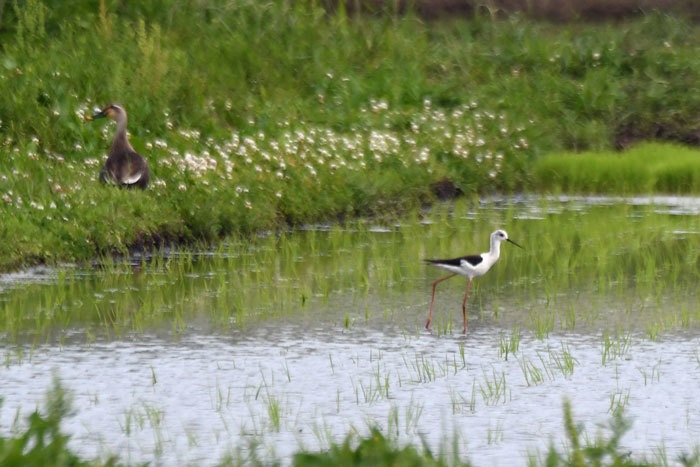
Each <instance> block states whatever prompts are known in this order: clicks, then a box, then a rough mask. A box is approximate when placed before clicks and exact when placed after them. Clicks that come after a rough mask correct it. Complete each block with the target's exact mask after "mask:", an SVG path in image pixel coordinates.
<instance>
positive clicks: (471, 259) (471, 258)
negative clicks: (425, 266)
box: [425, 255, 484, 267]
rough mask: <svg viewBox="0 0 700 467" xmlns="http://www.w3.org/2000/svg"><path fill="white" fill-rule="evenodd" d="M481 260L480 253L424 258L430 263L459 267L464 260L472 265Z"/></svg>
mask: <svg viewBox="0 0 700 467" xmlns="http://www.w3.org/2000/svg"><path fill="white" fill-rule="evenodd" d="M483 260H484V258H482V257H481V255H467V256H460V257H459V258H452V259H426V260H425V261H426V262H428V263H430V264H444V265H446V266H455V267H460V266H461V265H462V261H466V262H467V263H469V264H471V265H472V266H476V265H478V264H479V263H481V262H482V261H483Z"/></svg>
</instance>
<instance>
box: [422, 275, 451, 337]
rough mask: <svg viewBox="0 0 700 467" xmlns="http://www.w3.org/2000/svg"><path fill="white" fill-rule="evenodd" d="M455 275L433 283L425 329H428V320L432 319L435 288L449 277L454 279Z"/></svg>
mask: <svg viewBox="0 0 700 467" xmlns="http://www.w3.org/2000/svg"><path fill="white" fill-rule="evenodd" d="M456 275H457V274H450V275H449V276H445V277H442V278H440V279H438V280H436V281H435V282H433V298H431V299H430V313H428V322H427V323H425V329H429V328H430V320H431V319H433V303H434V302H435V287H436V286H437V285H438V284H439V283H440V282H442V281H444V280H445V279H449V278H450V277H454V276H456Z"/></svg>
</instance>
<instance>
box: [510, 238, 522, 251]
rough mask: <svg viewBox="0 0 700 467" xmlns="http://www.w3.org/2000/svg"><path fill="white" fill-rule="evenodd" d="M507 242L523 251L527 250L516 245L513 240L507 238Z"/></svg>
mask: <svg viewBox="0 0 700 467" xmlns="http://www.w3.org/2000/svg"><path fill="white" fill-rule="evenodd" d="M506 241H507V242H510V243H512V244H513V245H515V246H517V247H518V248H521V249H523V250H524V249H525V248H523V247H521V246H520V245H518V244H517V243H515V242H514V241H513V240H511V239H510V238H506Z"/></svg>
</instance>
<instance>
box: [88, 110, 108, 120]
mask: <svg viewBox="0 0 700 467" xmlns="http://www.w3.org/2000/svg"><path fill="white" fill-rule="evenodd" d="M106 116H107V114H105V111H104V110H100V111H99V112H97V113H96V114H92V115H88V116H87V117H86V119H87V120H95V119H96V118H104V117H106Z"/></svg>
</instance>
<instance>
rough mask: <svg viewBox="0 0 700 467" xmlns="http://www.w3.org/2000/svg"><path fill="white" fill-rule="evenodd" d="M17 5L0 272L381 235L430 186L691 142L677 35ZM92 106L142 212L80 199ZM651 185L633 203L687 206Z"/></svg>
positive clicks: (472, 21) (519, 23) (691, 68)
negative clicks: (255, 239) (152, 249)
mask: <svg viewBox="0 0 700 467" xmlns="http://www.w3.org/2000/svg"><path fill="white" fill-rule="evenodd" d="M18 5H19V6H17V7H13V8H12V9H11V11H9V12H8V11H6V12H5V14H4V15H3V18H2V29H1V30H0V35H1V36H2V39H3V41H2V45H1V46H0V47H1V50H2V58H0V83H1V85H2V86H3V88H4V89H5V90H6V92H4V93H2V95H0V216H2V218H3V221H2V223H0V238H1V239H2V241H1V242H0V271H7V270H11V269H16V268H20V267H23V266H28V265H32V264H38V263H49V264H51V263H56V262H62V261H85V260H88V259H91V258H94V257H95V256H96V255H103V254H111V253H120V252H125V251H127V250H128V249H129V248H133V247H135V246H139V247H140V246H143V247H148V246H149V245H155V244H160V243H166V242H197V241H204V242H211V241H216V240H218V239H222V238H225V237H226V236H228V235H231V234H251V233H253V232H256V231H260V230H264V229H274V228H278V227H280V226H283V227H286V226H288V225H298V224H303V223H308V222H316V221H324V220H328V219H343V218H347V217H356V216H363V215H372V214H383V215H386V214H389V215H391V213H393V212H396V211H405V210H409V209H412V208H415V207H417V206H421V205H425V204H429V203H431V202H433V201H435V200H436V199H437V194H436V192H437V191H439V190H437V189H436V186H437V185H439V184H442V186H446V187H447V188H448V189H447V191H452V192H461V193H464V194H467V195H475V194H479V193H485V192H493V191H499V192H515V191H523V190H526V191H527V190H550V189H553V190H561V189H564V190H565V189H568V188H567V187H566V186H568V185H566V184H565V183H563V182H562V181H559V182H556V184H557V186H552V185H551V184H550V182H548V181H546V180H544V181H543V177H545V176H546V174H547V170H549V169H546V167H545V165H546V164H547V163H548V162H547V161H551V159H546V158H545V159H541V160H540V158H541V156H542V155H544V154H550V153H561V152H565V151H581V150H593V151H597V150H608V149H610V148H611V147H612V146H614V145H615V144H621V143H625V144H626V142H628V141H630V140H636V139H644V138H648V137H650V136H655V137H660V138H662V139H663V138H666V139H672V140H676V141H686V142H693V135H694V134H696V132H697V128H698V126H699V123H698V121H697V117H696V115H695V109H697V106H698V104H700V92H698V91H696V90H695V89H696V87H694V86H692V85H689V82H688V81H687V80H688V79H689V78H686V77H687V76H693V75H695V74H700V64H698V63H697V60H696V59H695V58H696V57H697V53H698V49H699V48H700V27H699V26H697V25H695V24H693V23H691V22H688V21H685V20H683V19H682V18H679V17H673V16H664V15H661V14H650V15H648V16H645V17H642V18H638V19H632V20H629V21H624V22H622V23H619V24H609V23H605V24H567V25H554V24H551V23H544V22H535V21H529V20H525V19H523V18H521V17H519V16H517V15H515V16H512V17H510V18H508V19H505V20H501V21H492V20H491V19H489V18H486V17H480V16H475V17H472V18H469V19H458V20H441V21H438V22H424V21H422V20H421V19H419V18H417V17H415V16H413V15H410V14H408V15H405V16H401V17H397V16H395V15H392V14H389V13H387V14H380V15H376V16H352V15H347V14H346V13H345V11H344V10H343V9H338V10H335V11H334V12H333V13H328V12H326V11H324V10H322V9H321V8H319V7H318V6H316V5H313V4H306V3H304V2H294V3H293V4H290V3H289V2H284V1H281V0H280V1H274V2H268V3H266V4H264V5H261V4H260V3H259V2H253V1H243V2H235V3H227V2H217V1H211V2H206V3H205V4H203V5H200V4H197V5H195V4H190V3H187V2H185V3H183V4H178V5H177V7H178V8H175V6H176V5H175V4H173V3H171V2H167V1H151V2H146V3H143V4H142V5H141V6H139V7H129V6H120V5H116V4H113V3H111V2H102V3H101V4H100V5H99V6H98V5H92V3H88V2H86V3H85V4H81V5H79V6H77V7H76V8H72V9H66V8H60V5H54V3H53V2H51V1H47V2H40V1H38V0H28V1H26V2H22V3H21V4H18ZM329 42H330V43H333V44H334V47H331V48H329V47H324V48H319V47H317V44H320V43H329ZM680 70H683V73H681V72H680ZM111 101H119V102H121V103H122V104H123V105H124V106H125V107H126V109H127V111H128V112H129V116H130V118H129V130H130V133H131V141H132V144H133V145H134V147H135V148H136V149H137V150H138V151H139V152H141V153H142V154H143V155H144V156H145V157H146V159H147V160H148V161H149V163H150V165H151V170H152V174H153V178H152V180H153V183H152V186H151V188H149V189H148V190H147V191H146V192H143V193H141V192H138V193H137V192H133V191H122V190H115V189H111V188H109V187H103V186H100V185H99V184H98V183H97V182H96V175H97V172H98V171H99V166H100V165H101V163H102V160H103V158H104V157H105V155H106V152H107V148H108V146H109V141H110V140H111V135H112V132H113V127H110V126H107V125H104V124H103V123H96V122H95V123H89V124H86V123H85V121H84V118H85V115H86V114H88V113H90V112H91V111H92V109H93V108H94V107H96V106H101V105H104V104H105V103H107V102H111ZM674 152H675V149H674ZM567 159H571V158H567ZM591 159H592V160H593V159H595V158H591ZM696 159H697V158H695V157H691V156H688V157H686V158H685V159H684V160H685V161H686V162H687V163H688V164H690V165H691V166H693V165H696V164H697V163H696V162H695V160H696ZM550 164H551V163H550ZM567 164H568V163H567ZM673 165H674V163H673V162H672V161H669V164H668V166H669V167H670V169H669V170H668V171H667V175H668V177H670V178H669V179H668V180H667V181H665V182H664V183H662V184H660V185H659V184H656V185H653V186H652V188H651V189H652V190H666V189H670V191H672V192H684V193H695V192H698V188H697V184H698V182H697V180H696V178H697V177H696V176H695V175H692V177H691V182H690V185H688V183H687V182H686V181H683V180H686V179H687V176H686V175H685V173H684V171H685V167H686V166H681V167H680V168H676V169H674V170H675V172H673V170H671V169H673V167H672V166H673ZM550 167H551V165H550ZM607 168H608V164H606V163H604V162H603V161H600V163H597V162H592V163H591V164H590V169H589V170H590V171H591V173H594V172H596V171H598V172H600V171H605V170H607ZM557 170H559V169H557ZM693 170H694V171H695V172H694V173H695V174H697V169H693ZM671 172H673V173H671ZM669 174H670V175H669ZM538 177H539V178H538ZM674 177H675V178H674ZM683 177H685V178H683ZM693 177H695V178H693ZM594 178H595V177H594ZM676 180H681V182H678V183H677V182H676ZM552 183H554V182H552ZM589 186H590V184H589V185H586V184H581V183H579V184H578V185H576V186H574V185H572V188H571V189H574V190H579V189H582V190H588V189H589ZM639 186H640V187H644V188H645V189H647V188H648V185H639ZM676 187H682V188H678V189H675V188H676ZM593 188H594V189H595V188H596V187H595V186H594V187H593ZM632 189H634V188H629V189H628V188H627V186H626V185H616V179H615V178H613V179H611V180H610V181H609V182H606V184H605V187H604V191H605V192H617V193H619V192H623V193H627V192H628V191H629V190H632Z"/></svg>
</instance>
